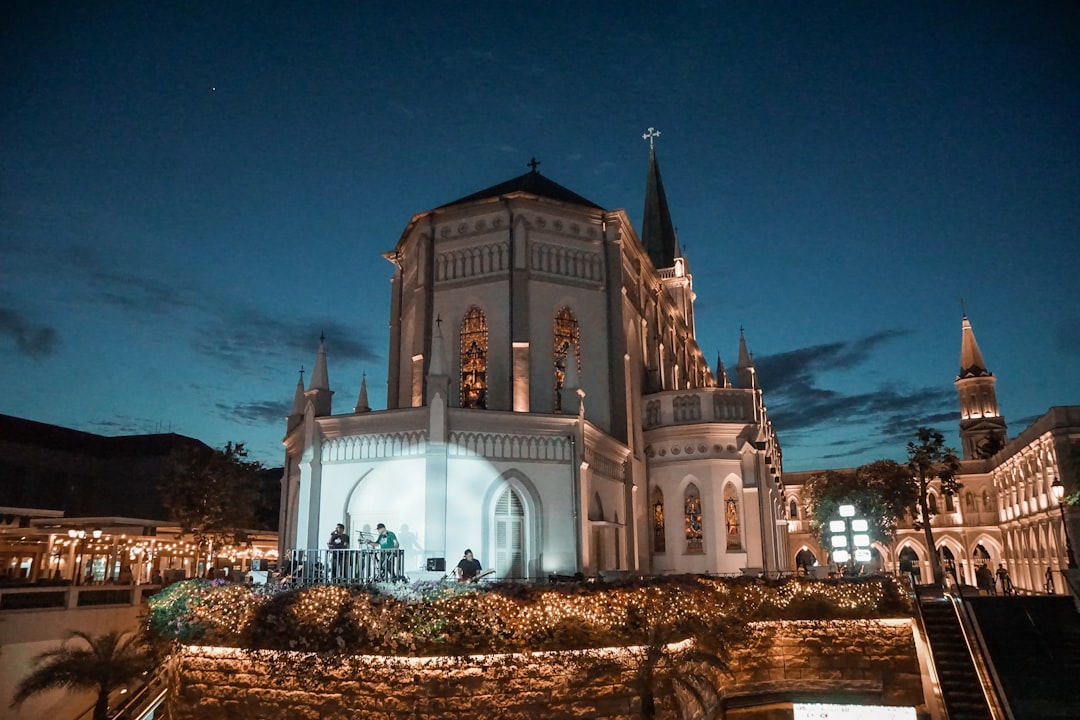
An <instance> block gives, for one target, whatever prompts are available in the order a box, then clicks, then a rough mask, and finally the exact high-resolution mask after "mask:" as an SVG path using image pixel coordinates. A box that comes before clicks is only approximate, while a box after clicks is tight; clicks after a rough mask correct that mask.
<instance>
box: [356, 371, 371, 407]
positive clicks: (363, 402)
mask: <svg viewBox="0 0 1080 720" xmlns="http://www.w3.org/2000/svg"><path fill="white" fill-rule="evenodd" d="M353 412H358V413H366V412H371V406H370V405H368V399H367V373H364V374H363V376H361V378H360V395H359V397H357V398H356V407H354V408H353Z"/></svg>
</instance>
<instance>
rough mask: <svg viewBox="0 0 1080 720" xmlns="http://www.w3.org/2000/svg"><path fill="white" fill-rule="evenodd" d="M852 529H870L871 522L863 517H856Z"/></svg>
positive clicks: (859, 530)
mask: <svg viewBox="0 0 1080 720" xmlns="http://www.w3.org/2000/svg"><path fill="white" fill-rule="evenodd" d="M851 529H852V530H854V531H855V532H866V531H867V530H869V529H870V523H868V522H866V520H864V519H863V518H856V519H855V520H852V521H851Z"/></svg>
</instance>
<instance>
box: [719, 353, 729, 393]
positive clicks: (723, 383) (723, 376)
mask: <svg viewBox="0 0 1080 720" xmlns="http://www.w3.org/2000/svg"><path fill="white" fill-rule="evenodd" d="M716 387H721V388H729V387H731V380H730V379H728V374H727V370H725V369H724V361H723V360H721V359H720V353H719V352H717V353H716Z"/></svg>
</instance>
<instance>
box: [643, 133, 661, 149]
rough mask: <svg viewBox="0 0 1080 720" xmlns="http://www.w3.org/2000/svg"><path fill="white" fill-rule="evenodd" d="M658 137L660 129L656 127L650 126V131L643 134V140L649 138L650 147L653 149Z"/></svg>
mask: <svg viewBox="0 0 1080 720" xmlns="http://www.w3.org/2000/svg"><path fill="white" fill-rule="evenodd" d="M658 137H660V131H659V130H657V129H656V128H649V129H648V131H647V132H646V133H645V134H644V135H642V136H641V139H642V140H648V141H649V149H650V150H652V149H653V140H655V139H656V138H658Z"/></svg>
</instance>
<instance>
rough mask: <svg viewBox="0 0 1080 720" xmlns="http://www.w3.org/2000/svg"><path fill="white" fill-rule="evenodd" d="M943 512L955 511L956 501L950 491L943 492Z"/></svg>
mask: <svg viewBox="0 0 1080 720" xmlns="http://www.w3.org/2000/svg"><path fill="white" fill-rule="evenodd" d="M945 512H956V502H954V501H953V496H952V494H951V493H945Z"/></svg>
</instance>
